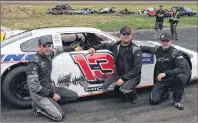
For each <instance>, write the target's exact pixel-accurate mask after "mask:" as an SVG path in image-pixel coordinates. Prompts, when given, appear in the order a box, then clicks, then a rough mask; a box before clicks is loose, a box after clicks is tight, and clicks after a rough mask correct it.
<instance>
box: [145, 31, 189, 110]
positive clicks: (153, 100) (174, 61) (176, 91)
mask: <svg viewBox="0 0 198 123" xmlns="http://www.w3.org/2000/svg"><path fill="white" fill-rule="evenodd" d="M171 43H172V40H171V36H170V35H169V34H168V33H163V34H162V35H161V36H160V44H161V46H156V47H148V46H141V49H142V52H147V53H152V54H155V55H156V84H155V86H154V87H153V89H152V92H151V96H150V99H149V100H150V104H152V105H156V104H159V103H160V102H162V101H163V100H164V99H167V98H169V88H172V89H173V105H174V106H175V107H176V108H178V109H180V110H183V109H184V105H183V104H182V103H181V100H182V96H183V93H184V84H185V83H186V82H187V81H188V79H189V75H190V74H189V73H190V68H189V66H188V65H187V64H188V63H187V62H186V60H185V58H184V57H183V56H182V53H181V52H180V51H179V50H177V49H176V48H174V47H173V46H171Z"/></svg>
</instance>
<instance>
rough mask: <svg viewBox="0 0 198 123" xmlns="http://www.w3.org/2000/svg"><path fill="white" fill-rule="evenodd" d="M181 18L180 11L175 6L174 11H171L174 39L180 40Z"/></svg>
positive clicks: (172, 36) (170, 20)
mask: <svg viewBox="0 0 198 123" xmlns="http://www.w3.org/2000/svg"><path fill="white" fill-rule="evenodd" d="M179 20H180V15H179V12H177V11H176V8H173V9H172V12H171V16H170V19H169V23H170V32H171V38H172V40H174V39H175V40H178V34H177V24H178V22H179Z"/></svg>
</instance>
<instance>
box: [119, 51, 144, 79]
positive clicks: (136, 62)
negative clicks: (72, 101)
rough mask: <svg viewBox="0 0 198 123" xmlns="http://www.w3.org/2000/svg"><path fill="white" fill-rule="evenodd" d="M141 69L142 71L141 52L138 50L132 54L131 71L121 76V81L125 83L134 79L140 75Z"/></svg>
mask: <svg viewBox="0 0 198 123" xmlns="http://www.w3.org/2000/svg"><path fill="white" fill-rule="evenodd" d="M141 69H142V51H141V49H138V50H137V51H136V52H135V53H134V54H133V67H132V69H131V70H130V71H129V72H128V73H126V74H124V75H122V77H121V79H122V80H124V81H127V80H129V79H133V78H136V77H137V76H138V75H140V74H141Z"/></svg>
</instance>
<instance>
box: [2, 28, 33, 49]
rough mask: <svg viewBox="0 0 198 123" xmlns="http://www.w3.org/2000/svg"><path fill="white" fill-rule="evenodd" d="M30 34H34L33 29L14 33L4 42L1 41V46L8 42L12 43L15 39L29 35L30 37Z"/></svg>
mask: <svg viewBox="0 0 198 123" xmlns="http://www.w3.org/2000/svg"><path fill="white" fill-rule="evenodd" d="M30 36H32V32H31V31H26V32H22V33H19V34H17V35H14V36H12V37H9V38H7V39H5V40H4V41H3V42H1V48H2V47H4V46H6V45H8V44H11V43H12V42H15V41H18V40H20V39H23V38H27V37H30Z"/></svg>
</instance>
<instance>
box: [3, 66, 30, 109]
mask: <svg viewBox="0 0 198 123" xmlns="http://www.w3.org/2000/svg"><path fill="white" fill-rule="evenodd" d="M2 93H3V96H4V98H5V99H6V101H7V102H8V103H9V104H11V106H13V107H16V108H29V107H31V98H30V95H29V90H28V86H27V81H26V72H25V66H20V67H17V68H14V69H13V70H11V71H10V72H9V73H8V74H7V75H6V76H5V78H4V81H3V85H2Z"/></svg>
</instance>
